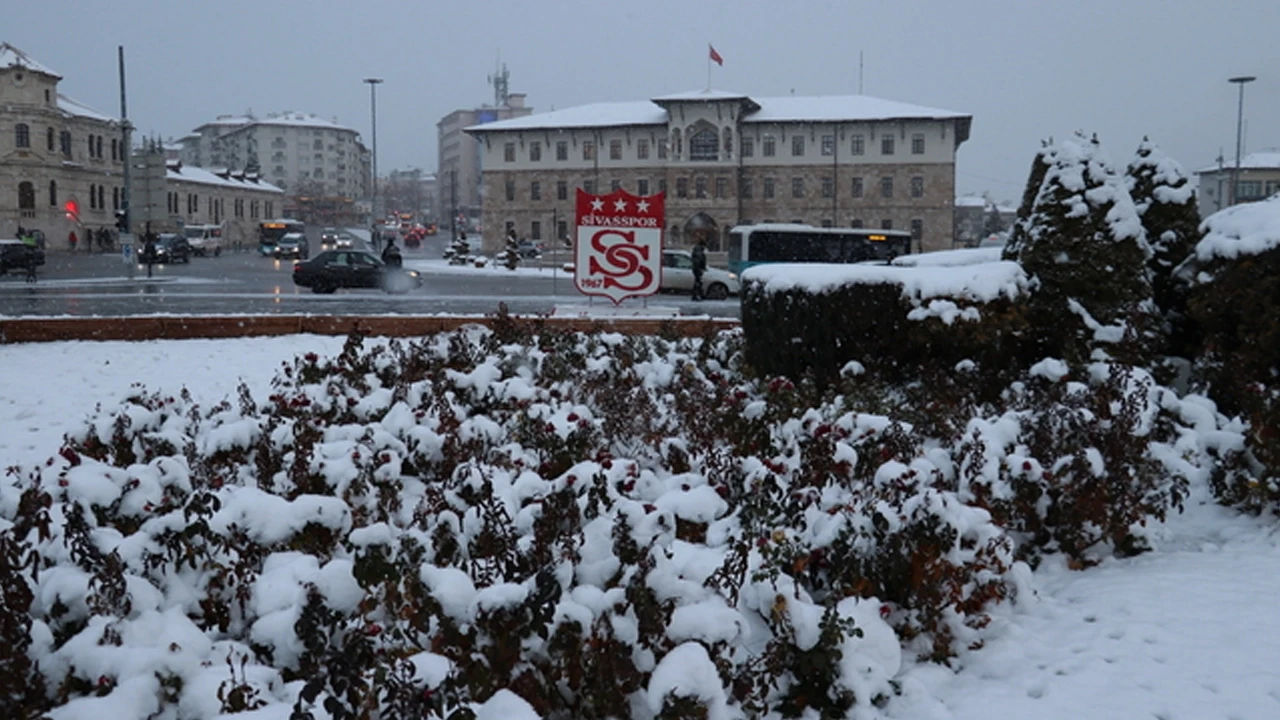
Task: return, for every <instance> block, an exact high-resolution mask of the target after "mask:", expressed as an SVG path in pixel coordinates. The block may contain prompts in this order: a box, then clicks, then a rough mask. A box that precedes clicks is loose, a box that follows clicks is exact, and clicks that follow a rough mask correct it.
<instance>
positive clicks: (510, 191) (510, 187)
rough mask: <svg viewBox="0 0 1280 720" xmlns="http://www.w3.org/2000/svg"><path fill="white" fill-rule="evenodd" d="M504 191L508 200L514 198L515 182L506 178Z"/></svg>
mask: <svg viewBox="0 0 1280 720" xmlns="http://www.w3.org/2000/svg"><path fill="white" fill-rule="evenodd" d="M506 191H507V201H508V202H510V201H512V200H515V199H516V183H515V181H514V180H508V181H507V182H506Z"/></svg>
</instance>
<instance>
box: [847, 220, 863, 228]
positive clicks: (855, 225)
mask: <svg viewBox="0 0 1280 720" xmlns="http://www.w3.org/2000/svg"><path fill="white" fill-rule="evenodd" d="M849 227H851V228H861V227H862V218H854V219H852V220H850V221H849Z"/></svg>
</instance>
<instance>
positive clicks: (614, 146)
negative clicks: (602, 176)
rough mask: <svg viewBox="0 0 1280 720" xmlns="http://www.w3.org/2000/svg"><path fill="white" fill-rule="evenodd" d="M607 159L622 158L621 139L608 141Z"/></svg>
mask: <svg viewBox="0 0 1280 720" xmlns="http://www.w3.org/2000/svg"><path fill="white" fill-rule="evenodd" d="M609 159H610V160H621V159H622V141H621V140H610V141H609Z"/></svg>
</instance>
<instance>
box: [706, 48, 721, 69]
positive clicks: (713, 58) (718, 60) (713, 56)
mask: <svg viewBox="0 0 1280 720" xmlns="http://www.w3.org/2000/svg"><path fill="white" fill-rule="evenodd" d="M707 47H708V48H710V49H711V62H714V63H715V64H717V65H720V66H722V67H723V66H724V58H722V57H720V53H718V52H716V49H715V47H714V46H712V45H707Z"/></svg>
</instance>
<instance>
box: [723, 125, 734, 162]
mask: <svg viewBox="0 0 1280 720" xmlns="http://www.w3.org/2000/svg"><path fill="white" fill-rule="evenodd" d="M724 156H725V157H726V158H730V157H733V128H725V129H724Z"/></svg>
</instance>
